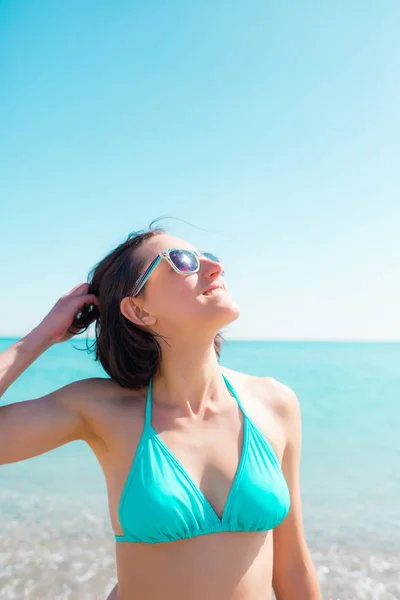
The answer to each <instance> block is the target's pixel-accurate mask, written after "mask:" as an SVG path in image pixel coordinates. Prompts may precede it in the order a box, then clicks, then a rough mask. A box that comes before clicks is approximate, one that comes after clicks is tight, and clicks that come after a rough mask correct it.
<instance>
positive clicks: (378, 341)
mask: <svg viewBox="0 0 400 600" xmlns="http://www.w3.org/2000/svg"><path fill="white" fill-rule="evenodd" d="M25 335H27V334H25ZM23 337H25V336H24V335H20V336H18V335H16V336H15V335H5V336H3V335H1V334H0V340H20V339H22V338H23ZM77 340H87V341H88V342H95V341H96V338H92V337H88V338H87V337H86V336H84V335H76V336H74V337H73V338H71V339H69V340H67V341H68V342H74V341H77ZM224 342H226V343H230V342H253V343H257V342H259V343H285V342H286V343H291V344H295V343H300V344H304V343H307V344H312V343H325V344H334V343H339V344H343V343H348V344H398V343H400V338H399V339H391V338H386V339H385V338H381V339H376V338H375V339H374V338H368V339H367V338H366V339H363V338H336V339H335V338H333V339H332V338H331V339H330V338H301V339H300V338H298V339H296V338H294V339H293V338H265V339H260V338H230V339H229V338H228V339H224Z"/></svg>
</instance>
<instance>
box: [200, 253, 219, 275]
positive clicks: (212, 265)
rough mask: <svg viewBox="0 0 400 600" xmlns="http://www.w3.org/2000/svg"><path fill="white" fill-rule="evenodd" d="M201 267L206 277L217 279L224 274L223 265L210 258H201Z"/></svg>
mask: <svg viewBox="0 0 400 600" xmlns="http://www.w3.org/2000/svg"><path fill="white" fill-rule="evenodd" d="M200 260H201V266H202V271H203V275H204V277H208V278H217V277H219V276H220V275H223V274H224V267H223V264H222V263H221V262H219V261H216V260H212V259H211V258H208V257H201V259H200Z"/></svg>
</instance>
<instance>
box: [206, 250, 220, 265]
mask: <svg viewBox="0 0 400 600" xmlns="http://www.w3.org/2000/svg"><path fill="white" fill-rule="evenodd" d="M202 254H203V256H204V257H205V258H208V260H212V261H213V262H217V263H219V262H221V261H220V260H219V258H218V256H215V254H211V252H202Z"/></svg>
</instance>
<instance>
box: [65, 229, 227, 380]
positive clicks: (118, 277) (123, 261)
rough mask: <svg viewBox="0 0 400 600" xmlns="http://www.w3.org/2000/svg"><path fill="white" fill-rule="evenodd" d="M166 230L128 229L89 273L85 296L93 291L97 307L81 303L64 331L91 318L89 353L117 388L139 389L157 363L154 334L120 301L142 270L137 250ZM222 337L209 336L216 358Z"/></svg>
mask: <svg viewBox="0 0 400 600" xmlns="http://www.w3.org/2000/svg"><path fill="white" fill-rule="evenodd" d="M162 233H167V232H166V231H165V229H161V228H154V229H152V228H151V226H150V229H148V230H146V231H138V232H133V233H130V234H129V235H128V237H127V239H126V241H124V242H122V243H121V244H120V245H119V246H117V247H116V248H115V249H114V250H112V251H111V252H109V254H107V256H106V257H105V258H103V260H101V261H100V262H99V263H97V265H95V266H94V267H93V268H92V270H91V271H90V273H89V275H88V283H89V290H88V293H89V294H95V295H96V296H97V297H98V299H99V304H100V307H99V308H98V307H97V306H96V305H94V304H91V305H85V306H84V307H83V308H82V310H81V311H80V312H79V313H78V314H77V315H76V316H75V318H74V320H73V322H72V323H71V326H70V328H69V331H70V332H71V333H72V332H73V333H74V334H76V333H82V332H84V331H86V330H87V329H88V327H89V325H90V324H91V323H93V322H95V341H94V344H93V346H92V348H90V349H89V348H88V350H89V351H91V352H95V360H96V361H97V360H99V361H100V363H101V365H102V367H103V369H104V370H105V371H106V373H107V374H108V375H109V376H110V377H111V378H112V379H114V380H115V381H117V382H118V383H119V384H120V385H121V387H124V388H132V389H138V388H141V387H142V386H145V385H148V383H149V381H150V379H151V377H153V375H154V374H155V373H156V372H157V370H158V368H159V365H160V362H161V347H160V344H159V342H158V340H157V336H156V335H155V334H153V333H151V332H150V331H149V330H148V329H145V328H144V327H143V328H141V327H139V326H137V325H135V324H134V323H132V322H131V321H129V319H127V318H126V317H125V316H124V315H123V314H122V312H121V310H120V304H121V300H122V299H123V298H125V297H126V296H129V295H130V294H131V292H132V288H133V285H134V283H135V281H136V279H137V278H138V277H139V275H140V274H141V272H142V271H143V268H144V262H143V260H141V259H140V258H139V257H138V253H137V250H138V248H139V247H141V246H142V244H143V243H144V242H146V241H147V240H148V239H150V238H152V237H154V236H155V235H160V234H162ZM221 342H222V336H221V335H220V334H219V333H218V334H217V335H216V337H215V339H214V348H215V352H216V354H217V356H218V358H219V357H220V352H221Z"/></svg>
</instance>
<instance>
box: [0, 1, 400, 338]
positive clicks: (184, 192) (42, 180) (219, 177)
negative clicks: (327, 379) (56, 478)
mask: <svg viewBox="0 0 400 600" xmlns="http://www.w3.org/2000/svg"><path fill="white" fill-rule="evenodd" d="M399 30H400V3H399V2H398V0H381V1H380V2H376V1H370V0H362V1H361V0H355V1H354V2H351V3H349V2H345V1H336V2H331V1H330V0H327V1H325V2H317V1H316V0H314V1H305V2H301V3H300V2H297V1H294V0H293V1H287V2H277V1H274V2H270V1H265V0H249V1H248V2H237V1H232V0H230V1H229V2H228V1H227V0H212V1H211V0H203V1H202V2H187V1H183V0H179V1H176V0H172V1H171V2H164V1H163V2H161V1H153V2H152V1H149V2H140V3H139V2H136V1H132V0H131V1H127V0H120V1H119V2H104V1H99V0H97V1H96V2H94V1H93V0H87V1H85V2H82V0H79V1H78V0H69V1H68V2H54V1H53V0H51V1H50V0H38V1H37V2H31V1H28V0H20V1H18V2H15V1H13V0H4V1H3V2H2V3H1V7H0V79H1V81H0V85H1V92H0V132H1V133H0V253H1V254H0V255H1V261H0V274H1V294H0V334H2V335H16V336H21V335H24V334H26V333H27V332H28V331H30V329H31V328H33V327H34V326H35V325H36V324H38V322H40V320H41V319H42V318H43V317H44V315H45V314H46V313H47V312H48V310H50V308H51V307H52V306H53V304H54V303H55V302H56V301H57V299H58V298H59V296H60V295H62V294H63V293H65V292H67V291H68V290H69V289H71V288H72V287H74V286H75V285H76V284H78V283H79V282H80V281H85V280H86V277H87V273H88V271H89V270H90V268H91V267H92V266H93V265H94V264H95V263H96V262H97V261H98V260H100V259H101V258H102V257H103V256H104V255H105V254H106V253H107V252H108V251H109V250H111V249H112V248H113V247H114V246H115V245H117V244H118V243H119V242H121V241H122V240H123V239H125V237H126V236H127V234H128V233H129V232H130V231H134V230H137V229H141V228H144V227H146V226H147V225H148V224H149V222H150V221H151V220H152V219H154V218H156V217H159V216H164V215H169V216H174V217H178V218H180V219H184V220H187V221H189V222H190V223H192V224H193V225H195V226H196V227H199V228H202V229H204V230H206V231H201V230H199V229H196V228H194V227H191V226H189V225H185V224H183V223H180V222H179V221H173V220H171V221H166V222H165V225H166V226H168V227H169V228H170V230H171V232H172V233H174V234H177V235H180V236H182V237H185V238H186V239H188V240H189V241H190V242H192V243H193V244H195V245H197V246H200V247H202V248H205V249H210V250H211V251H213V252H215V253H218V254H219V255H220V256H221V257H222V259H223V261H224V263H225V269H226V276H227V281H228V284H229V286H230V290H231V292H232V294H233V295H234V297H235V298H236V300H237V301H238V303H239V304H240V306H241V309H242V315H241V317H240V319H239V320H238V321H237V323H235V324H234V325H233V326H232V327H231V328H230V330H229V333H228V337H231V338H245V339H307V340H308V339H310V340H311V339H332V340H335V339H345V340H350V339H356V340H366V339H368V340H389V339H397V340H399V339H400V317H399V314H398V312H399V307H400V282H399V272H400V270H399V265H400V242H399V227H400V199H399V196H400V193H399V190H400V164H399V163H400V116H399V114H400V113H399V108H398V107H399V106H400V77H399V73H400V36H399V34H398V32H399Z"/></svg>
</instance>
